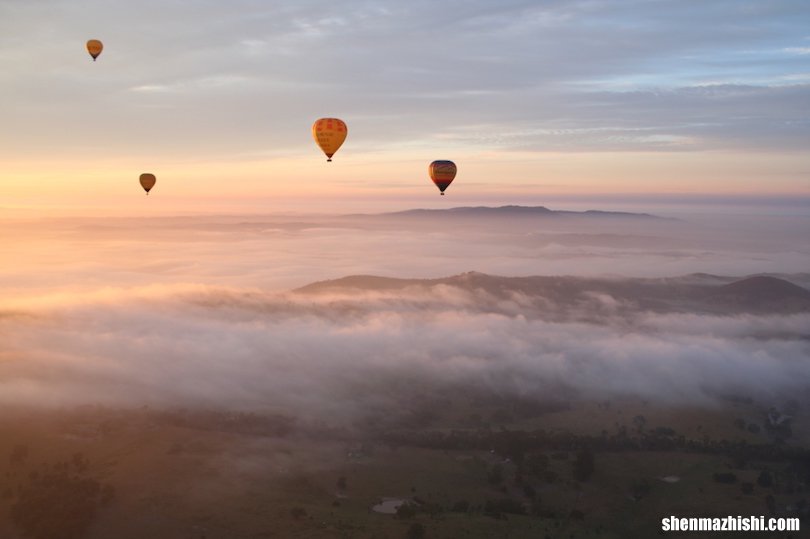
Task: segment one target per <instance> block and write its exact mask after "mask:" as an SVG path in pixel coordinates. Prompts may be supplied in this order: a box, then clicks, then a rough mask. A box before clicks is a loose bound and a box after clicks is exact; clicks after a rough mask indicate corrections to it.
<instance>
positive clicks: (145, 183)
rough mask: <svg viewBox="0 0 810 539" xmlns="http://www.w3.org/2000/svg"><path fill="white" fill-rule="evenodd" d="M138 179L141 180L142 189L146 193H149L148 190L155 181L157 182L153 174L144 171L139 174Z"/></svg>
mask: <svg viewBox="0 0 810 539" xmlns="http://www.w3.org/2000/svg"><path fill="white" fill-rule="evenodd" d="M140 180H141V187H143V189H144V191H146V194H147V195H148V194H149V191H150V190H151V189H152V188H153V187H154V186H155V183H156V182H157V180H156V179H155V175H154V174H149V173H148V172H145V173H143V174H141V178H140Z"/></svg>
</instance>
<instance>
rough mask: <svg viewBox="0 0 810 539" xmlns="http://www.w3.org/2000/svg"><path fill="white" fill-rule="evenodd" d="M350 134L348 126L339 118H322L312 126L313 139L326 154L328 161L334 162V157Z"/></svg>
mask: <svg viewBox="0 0 810 539" xmlns="http://www.w3.org/2000/svg"><path fill="white" fill-rule="evenodd" d="M348 133H349V129H348V128H347V127H346V124H345V123H344V122H343V120H338V119H337V118H321V119H320V120H316V121H315V123H314V124H312V137H313V138H314V139H315V142H317V143H318V146H320V147H321V150H323V153H325V154H326V157H327V159H326V160H327V161H332V156H333V155H335V152H336V151H338V148H340V145H341V144H343V141H344V140H346V135H347V134H348Z"/></svg>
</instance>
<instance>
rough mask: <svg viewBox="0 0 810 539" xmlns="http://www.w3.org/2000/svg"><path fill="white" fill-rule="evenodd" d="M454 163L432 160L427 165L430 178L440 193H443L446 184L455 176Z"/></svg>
mask: <svg viewBox="0 0 810 539" xmlns="http://www.w3.org/2000/svg"><path fill="white" fill-rule="evenodd" d="M456 170H457V169H456V164H455V163H453V162H452V161H433V162H432V163H431V164H430V166H429V167H428V172H429V173H430V179H431V180H433V183H435V184H436V187H438V188H439V191H441V194H442V195H444V190H445V189H447V186H448V185H450V184H451V183H453V179H454V178H455V177H456Z"/></svg>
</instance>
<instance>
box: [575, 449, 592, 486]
mask: <svg viewBox="0 0 810 539" xmlns="http://www.w3.org/2000/svg"><path fill="white" fill-rule="evenodd" d="M595 469H596V467H595V464H594V458H593V451H591V450H590V449H587V448H586V449H583V450H582V451H580V452H579V453H577V458H576V460H575V461H574V479H576V480H577V481H587V480H588V479H590V478H591V476H592V475H593V472H594V470H595Z"/></svg>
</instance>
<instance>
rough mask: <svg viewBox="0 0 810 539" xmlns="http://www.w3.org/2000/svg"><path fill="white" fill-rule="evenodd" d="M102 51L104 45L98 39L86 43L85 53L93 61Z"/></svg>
mask: <svg viewBox="0 0 810 539" xmlns="http://www.w3.org/2000/svg"><path fill="white" fill-rule="evenodd" d="M103 49H104V45H103V44H102V43H101V41H99V40H98V39H91V40H90V41H88V42H87V52H89V53H90V56H92V57H93V61H94V62H95V61H96V58H98V55H99V54H101V51H102V50H103Z"/></svg>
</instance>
